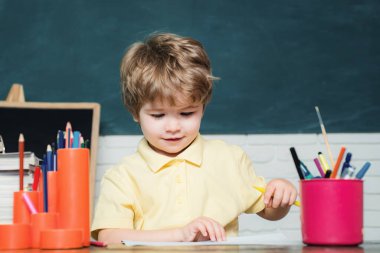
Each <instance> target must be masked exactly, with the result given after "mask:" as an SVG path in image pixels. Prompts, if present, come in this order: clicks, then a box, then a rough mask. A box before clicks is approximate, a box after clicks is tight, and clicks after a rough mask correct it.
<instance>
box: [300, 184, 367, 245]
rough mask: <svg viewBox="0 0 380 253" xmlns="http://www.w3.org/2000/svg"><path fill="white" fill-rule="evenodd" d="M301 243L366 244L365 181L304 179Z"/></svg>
mask: <svg viewBox="0 0 380 253" xmlns="http://www.w3.org/2000/svg"><path fill="white" fill-rule="evenodd" d="M300 197H301V203H302V205H301V226H302V240H303V242H304V243H306V244H310V245H347V246H349V245H358V244H360V243H362V242H363V181H362V180H358V179H311V180H301V182H300Z"/></svg>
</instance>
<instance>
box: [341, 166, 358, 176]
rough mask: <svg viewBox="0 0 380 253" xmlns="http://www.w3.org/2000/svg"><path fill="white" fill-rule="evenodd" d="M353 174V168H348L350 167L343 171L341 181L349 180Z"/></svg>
mask: <svg viewBox="0 0 380 253" xmlns="http://www.w3.org/2000/svg"><path fill="white" fill-rule="evenodd" d="M354 172H355V167H354V166H350V167H348V168H347V169H345V170H344V174H343V176H342V178H343V179H350V178H352V177H353V175H354Z"/></svg>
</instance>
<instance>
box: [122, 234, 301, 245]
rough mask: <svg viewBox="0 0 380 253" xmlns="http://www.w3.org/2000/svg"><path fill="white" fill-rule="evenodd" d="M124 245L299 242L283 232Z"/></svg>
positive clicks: (126, 242) (127, 242) (128, 242)
mask: <svg viewBox="0 0 380 253" xmlns="http://www.w3.org/2000/svg"><path fill="white" fill-rule="evenodd" d="M121 242H122V243H123V244H124V245H126V246H209V245H252V244H255V245H294V244H299V242H295V241H291V240H289V239H288V238H287V237H286V236H285V235H284V234H283V233H280V232H276V233H270V234H258V235H249V236H237V237H228V238H227V240H226V241H222V242H213V241H203V242H140V241H129V240H122V241H121Z"/></svg>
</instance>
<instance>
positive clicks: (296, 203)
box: [254, 186, 301, 207]
mask: <svg viewBox="0 0 380 253" xmlns="http://www.w3.org/2000/svg"><path fill="white" fill-rule="evenodd" d="M254 187H255V189H256V190H258V191H259V192H261V193H265V188H264V187H260V186H254ZM293 205H295V206H298V207H300V206H301V202H299V201H298V200H296V201H295V202H294V204H293Z"/></svg>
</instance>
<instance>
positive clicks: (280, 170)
mask: <svg viewBox="0 0 380 253" xmlns="http://www.w3.org/2000/svg"><path fill="white" fill-rule="evenodd" d="M205 137H206V138H208V139H222V140H225V141H226V142H228V143H230V144H237V145H239V146H241V147H242V148H243V149H244V150H245V151H246V152H247V153H248V155H249V156H250V158H251V159H252V161H253V163H254V166H255V170H256V173H257V174H258V175H263V176H264V177H266V179H267V180H270V179H273V178H275V177H282V178H286V179H288V180H290V181H291V182H292V183H293V184H294V185H296V187H297V188H298V175H297V172H296V170H295V168H294V164H293V161H292V158H291V155H290V152H289V148H290V147H291V146H294V147H295V148H296V150H297V153H298V155H299V157H300V159H302V161H303V162H304V163H305V164H306V166H308V167H309V169H310V170H311V171H312V173H314V174H315V175H316V174H317V170H316V169H314V168H315V166H314V165H313V159H314V158H315V156H316V154H317V153H318V151H322V152H323V153H325V154H327V150H326V147H325V145H324V142H323V138H322V136H321V135H316V134H262V135H261V134H260V135H205ZM140 138H141V136H103V137H100V140H99V151H98V159H97V160H98V163H97V173H96V185H95V186H96V187H95V188H96V189H95V198H97V196H98V192H99V182H100V179H101V178H102V176H103V174H104V172H105V170H106V169H107V168H109V167H110V166H111V165H112V164H115V163H117V162H118V161H120V159H121V158H122V157H123V156H124V155H128V154H132V153H133V152H134V151H135V149H136V146H137V143H138V141H139V140H140ZM328 138H329V143H330V146H331V149H332V153H333V155H334V158H335V159H336V157H337V155H338V153H339V150H340V147H341V146H342V145H343V146H345V147H346V149H347V150H348V151H349V152H352V154H353V156H352V164H354V165H356V166H357V167H358V168H361V166H362V165H363V164H364V163H365V162H366V161H370V162H371V163H372V166H371V168H370V170H369V171H368V173H367V174H366V176H365V179H364V180H365V182H364V239H365V240H367V241H368V240H380V236H379V235H380V187H379V184H380V170H379V167H380V133H373V134H329V135H328ZM239 223H240V230H241V234H248V233H252V232H259V231H274V230H277V229H280V230H281V231H282V232H284V233H285V234H286V235H287V236H289V237H290V238H292V239H300V238H301V232H300V211H299V208H297V207H292V209H291V211H290V213H289V214H288V215H287V216H286V217H285V218H284V219H282V220H280V221H276V222H273V221H266V220H264V219H261V218H260V217H258V216H257V215H241V217H240V219H239Z"/></svg>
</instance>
